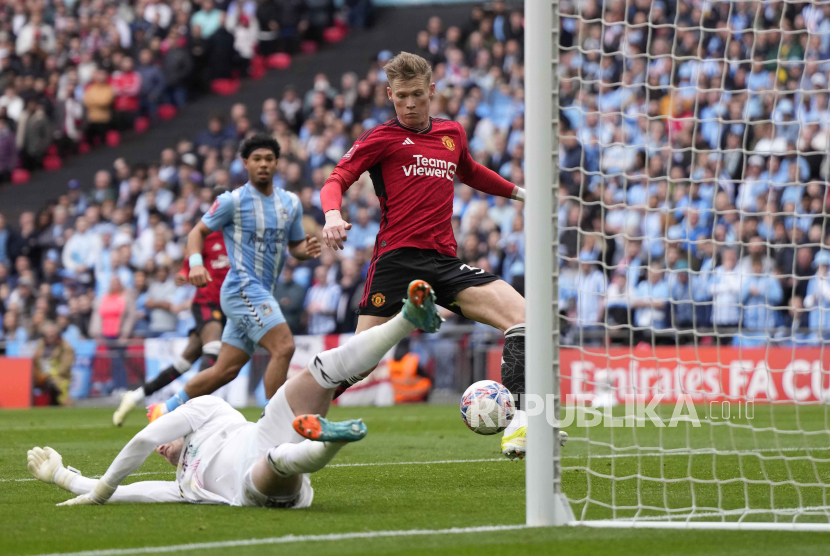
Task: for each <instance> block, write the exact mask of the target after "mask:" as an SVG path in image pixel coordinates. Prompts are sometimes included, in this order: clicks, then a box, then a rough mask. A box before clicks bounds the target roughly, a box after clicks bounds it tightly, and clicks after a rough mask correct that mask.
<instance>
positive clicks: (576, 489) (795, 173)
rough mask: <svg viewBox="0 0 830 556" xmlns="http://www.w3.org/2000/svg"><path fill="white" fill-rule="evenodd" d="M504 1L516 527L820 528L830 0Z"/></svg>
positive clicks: (828, 402)
mask: <svg viewBox="0 0 830 556" xmlns="http://www.w3.org/2000/svg"><path fill="white" fill-rule="evenodd" d="M524 10H525V36H524V84H525V138H524V148H525V150H524V153H525V177H526V184H527V185H526V190H527V200H526V203H525V219H526V224H525V230H526V238H525V241H526V251H525V252H526V256H525V269H526V275H525V292H526V299H527V307H528V311H527V316H526V322H527V329H526V334H527V336H526V398H525V399H526V400H527V401H525V403H524V406H525V409H527V410H528V430H527V442H528V445H527V456H526V523H527V525H528V526H549V525H571V526H585V527H614V528H627V527H637V528H641V527H647V528H648V527H651V528H667V529H675V528H677V529H681V528H683V529H741V530H796V531H823V532H828V531H830V349H827V348H828V347H830V343H828V342H830V214H828V212H830V211H828V207H830V187H828V179H830V175H829V174H830V154H828V153H830V102H828V100H829V99H830V87H829V86H828V84H830V0H820V1H816V2H812V3H804V2H794V1H793V0H783V1H779V2H773V1H766V2H762V1H760V0H748V1H746V2H728V1H725V0H677V1H672V2H669V1H668V0H604V1H600V0H525V2H524ZM560 20H561V23H562V25H560ZM560 29H562V30H564V31H562V33H560ZM563 33H564V34H567V37H564V38H566V40H564V43H560V40H561V39H563V37H561V36H560V35H561V34H563ZM560 119H561V120H562V121H561V122H560ZM560 143H561V144H560ZM560 156H561V158H562V160H560ZM561 175H564V176H565V178H567V179H565V178H563V179H562V180H560V176H561ZM560 181H562V183H561V184H560ZM560 191H561V192H562V193H561V194H560ZM560 267H561V268H560ZM560 425H561V426H562V428H563V430H567V431H568V432H569V433H570V440H569V442H568V443H567V445H566V446H565V447H564V448H560V446H559V442H558V434H559V427H560Z"/></svg>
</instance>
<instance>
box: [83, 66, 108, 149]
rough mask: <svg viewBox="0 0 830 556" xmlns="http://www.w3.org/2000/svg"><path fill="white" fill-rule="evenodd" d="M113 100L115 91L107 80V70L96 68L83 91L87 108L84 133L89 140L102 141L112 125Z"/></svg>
mask: <svg viewBox="0 0 830 556" xmlns="http://www.w3.org/2000/svg"><path fill="white" fill-rule="evenodd" d="M114 100H115V91H113V88H112V87H111V86H110V84H109V83H108V82H107V72H105V71H104V70H96V71H95V73H94V74H93V76H92V83H90V84H89V86H88V87H87V88H86V91H85V92H84V106H86V110H87V114H86V119H87V129H86V135H87V138H89V140H90V141H99V142H100V141H103V139H104V136H105V134H106V132H107V131H108V130H109V129H110V127H111V125H112V105H113V102H114Z"/></svg>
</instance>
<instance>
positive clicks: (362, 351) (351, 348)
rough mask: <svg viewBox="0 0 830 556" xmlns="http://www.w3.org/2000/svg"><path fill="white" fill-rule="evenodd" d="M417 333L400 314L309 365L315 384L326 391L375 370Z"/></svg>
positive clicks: (328, 352)
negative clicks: (396, 348) (393, 349)
mask: <svg viewBox="0 0 830 556" xmlns="http://www.w3.org/2000/svg"><path fill="white" fill-rule="evenodd" d="M413 331H415V325H414V324H412V323H411V322H409V321H408V320H406V319H405V318H403V315H402V314H401V313H398V314H397V315H395V316H394V317H392V319H391V320H389V321H387V322H385V323H383V324H381V325H379V326H375V327H374V328H370V329H369V330H364V331H363V332H361V333H360V334H355V335H354V336H352V337H351V338H349V340H348V341H347V342H346V343H345V344H343V345H342V346H340V347H337V348H334V349H330V350H329V351H324V352H323V353H320V354H319V355H317V356H316V357H315V358H314V359H313V360H312V361H311V362H310V363H309V364H308V370H309V371H311V374H312V376H313V377H314V380H316V381H317V384H319V385H320V386H322V387H323V388H337V385H338V384H340V383H341V382H343V381H344V380H348V379H350V378H352V377H355V376H357V375H360V374H361V373H365V372H366V371H368V370H370V369H372V368H373V367H375V366H376V365H377V364H378V363H380V360H381V359H382V358H383V356H384V355H386V352H387V351H389V350H390V349H392V348H393V347H395V345H396V344H397V343H398V342H400V341H401V340H403V339H404V338H405V337H407V336H408V335H409V334H410V333H411V332H413Z"/></svg>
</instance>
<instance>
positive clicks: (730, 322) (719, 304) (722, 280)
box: [709, 249, 741, 329]
mask: <svg viewBox="0 0 830 556" xmlns="http://www.w3.org/2000/svg"><path fill="white" fill-rule="evenodd" d="M722 256H723V260H722V263H721V265H720V266H718V267H717V268H715V272H714V274H713V275H712V283H711V285H710V286H709V288H710V295H711V299H712V300H713V312H712V322H713V323H714V324H715V328H716V329H717V327H724V328H731V327H736V326H738V324H739V322H740V320H741V305H740V296H741V274H740V272H739V271H738V269H737V268H736V259H737V255H736V254H735V251H734V250H733V249H726V250H725V251H723V255H722Z"/></svg>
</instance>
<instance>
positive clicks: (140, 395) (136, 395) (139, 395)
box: [132, 386, 145, 404]
mask: <svg viewBox="0 0 830 556" xmlns="http://www.w3.org/2000/svg"><path fill="white" fill-rule="evenodd" d="M132 397H133V401H134V402H135V403H137V404H138V403H141V402H142V401H144V397H145V394H144V387H143V386H139V387H138V388H136V389H135V390H133V392H132Z"/></svg>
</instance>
